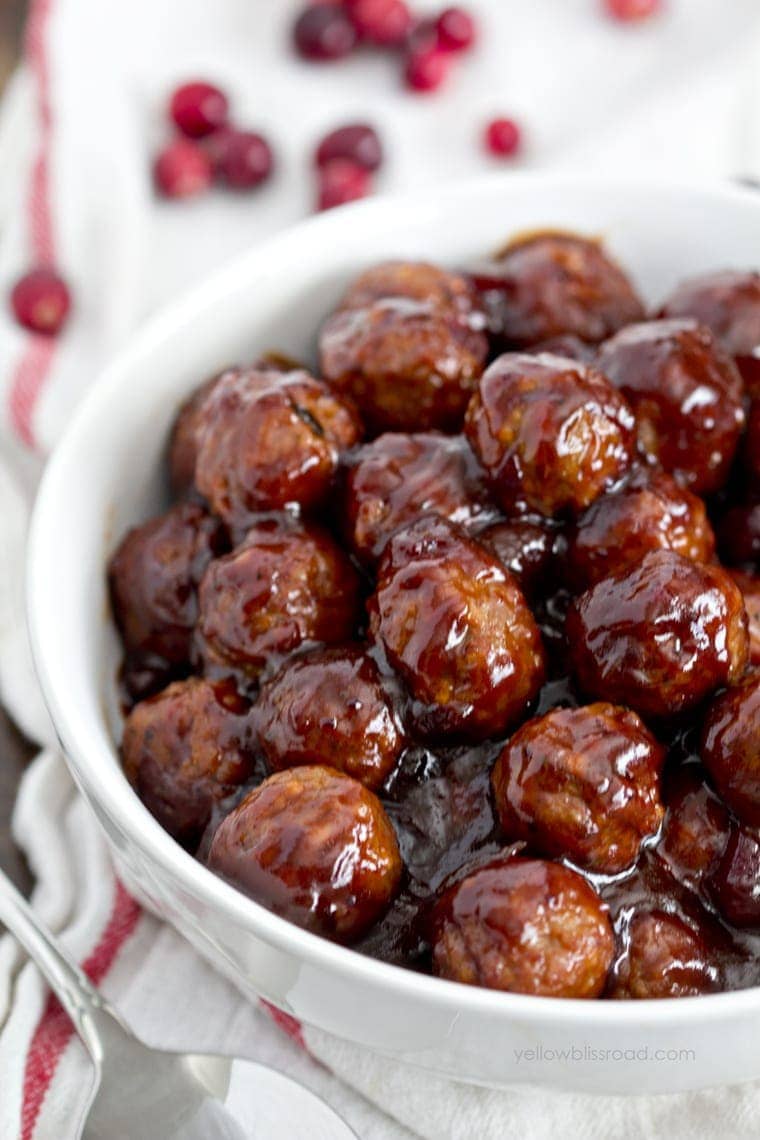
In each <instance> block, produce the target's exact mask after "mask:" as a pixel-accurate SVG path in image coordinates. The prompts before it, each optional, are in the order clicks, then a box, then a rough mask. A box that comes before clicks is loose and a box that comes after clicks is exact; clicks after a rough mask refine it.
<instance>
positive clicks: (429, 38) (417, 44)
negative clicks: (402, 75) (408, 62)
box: [404, 16, 441, 56]
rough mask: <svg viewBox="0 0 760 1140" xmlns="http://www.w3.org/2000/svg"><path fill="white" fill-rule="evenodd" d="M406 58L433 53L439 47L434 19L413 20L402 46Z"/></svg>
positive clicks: (426, 17)
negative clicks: (423, 53) (422, 53)
mask: <svg viewBox="0 0 760 1140" xmlns="http://www.w3.org/2000/svg"><path fill="white" fill-rule="evenodd" d="M404 47H405V50H406V54H407V56H411V55H419V54H420V53H421V52H427V51H434V50H435V49H436V48H439V49H440V47H441V44H440V43H439V41H438V26H437V22H436V20H435V19H431V18H430V17H428V16H425V17H423V18H422V19H419V20H415V22H414V23H413V25H412V27H411V28H410V29H409V34H408V35H407V37H406V43H405V45H404Z"/></svg>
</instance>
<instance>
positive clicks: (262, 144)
mask: <svg viewBox="0 0 760 1140" xmlns="http://www.w3.org/2000/svg"><path fill="white" fill-rule="evenodd" d="M217 134H218V135H219V138H218V139H217V136H216V134H215V135H212V136H211V138H212V140H213V145H212V146H211V147H210V148H207V150H206V153H207V154H208V155H209V156H210V158H211V162H212V163H213V166H214V172H215V173H216V175H217V176H218V177H219V178H220V179H221V180H222V181H223V182H226V183H227V185H228V186H231V187H232V188H233V189H234V190H250V189H252V188H253V187H254V186H260V185H261V183H262V182H265V181H266V180H267V178H268V177H269V175H270V174H271V173H272V167H273V165H274V159H273V156H272V148H271V147H270V145H269V143H268V142H267V140H266V139H265V138H264V137H263V136H262V135H257V134H256V133H255V132H254V131H238V130H235V129H232V128H225V129H223V130H222V131H219V132H217Z"/></svg>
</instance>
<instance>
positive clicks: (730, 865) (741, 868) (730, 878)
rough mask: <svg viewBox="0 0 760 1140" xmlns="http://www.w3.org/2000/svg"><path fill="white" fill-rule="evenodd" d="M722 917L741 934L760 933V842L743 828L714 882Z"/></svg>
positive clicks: (713, 891) (737, 831)
mask: <svg viewBox="0 0 760 1140" xmlns="http://www.w3.org/2000/svg"><path fill="white" fill-rule="evenodd" d="M710 888H711V890H710V893H711V897H712V900H713V902H714V904H715V906H716V907H717V909H718V910H719V911H720V914H721V915H722V916H723V918H725V919H726V921H727V922H730V923H731V925H732V926H737V927H738V928H739V929H740V930H745V929H748V930H760V838H759V837H758V835H756V834H752V832H750V831H747V830H746V829H744V828H741V827H734V828H733V829H732V831H731V835H730V837H729V840H728V843H727V844H726V849H725V851H724V853H723V858H722V859H721V861H720V863H719V864H718V866H717V867H716V868H715V871H714V873H713V875H712V878H711V880H710Z"/></svg>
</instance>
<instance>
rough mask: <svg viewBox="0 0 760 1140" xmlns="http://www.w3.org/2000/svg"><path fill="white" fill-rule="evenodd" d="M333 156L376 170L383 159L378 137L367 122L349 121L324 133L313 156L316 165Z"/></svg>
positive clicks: (330, 160)
mask: <svg viewBox="0 0 760 1140" xmlns="http://www.w3.org/2000/svg"><path fill="white" fill-rule="evenodd" d="M335 158H348V159H350V160H351V161H352V162H355V163H356V164H357V165H358V166H363V167H364V169H365V170H377V168H378V167H379V166H380V164H381V163H382V161H383V150H382V146H381V143H380V138H379V136H378V133H377V131H376V130H375V128H374V127H370V126H369V125H368V124H367V123H350V124H348V125H347V126H345V127H338V128H337V130H334V131H330V133H329V135H325V137H324V138H323V139H322V141H321V143H320V144H319V146H318V147H317V152H316V154H315V156H314V159H315V162H316V164H317V166H319V167H322V166H325V164H326V163H328V162H332V161H333V159H335Z"/></svg>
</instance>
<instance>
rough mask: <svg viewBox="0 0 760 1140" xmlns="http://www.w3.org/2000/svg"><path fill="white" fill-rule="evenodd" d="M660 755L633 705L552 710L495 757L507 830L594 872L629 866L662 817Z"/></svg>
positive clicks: (495, 783) (499, 805)
mask: <svg viewBox="0 0 760 1140" xmlns="http://www.w3.org/2000/svg"><path fill="white" fill-rule="evenodd" d="M664 759H665V750H664V748H663V747H662V746H661V745H660V744H658V742H657V741H656V740H655V738H654V737H653V736H652V735H651V733H650V732H648V731H647V729H646V728H645V727H644V725H643V724H642V723H641V721H640V720H639V718H638V717H637V716H636V714H635V713H633V712H630V711H629V710H628V709H623V708H616V707H615V706H614V705H608V704H596V705H588V706H587V707H586V708H578V709H561V708H558V709H553V710H552V711H551V712H549V713H547V714H546V715H545V716H540V717H536V718H535V719H533V720H531V721H528V723H527V724H525V725H523V727H522V728H521V729H519V731H518V732H516V733H515V735H514V736H513V737H512V739H511V740H510V741H509V742H508V743H507V744H506V745H505V747H504V748H503V750H502V751H501V753H500V754H499V757H498V759H497V761H496V765H495V767H494V770H493V774H492V784H493V793H494V799H495V802H496V810H497V812H498V814H499V820H500V822H501V826H502V829H503V831H504V834H505V835H506V837H507V838H508V839H524V840H525V841H526V842H527V843H528V844H529V845H530V847H531V848H532V849H534V850H536V851H538V852H540V853H541V854H542V855H550V856H557V857H560V858H562V857H565V858H568V859H570V860H572V861H573V862H574V863H577V864H578V865H579V866H580V867H584V868H586V869H587V870H589V871H597V872H600V873H601V874H608V875H612V874H616V873H617V872H618V871H623V870H625V868H626V867H629V866H631V864H632V863H634V862H635V861H636V858H637V857H638V854H639V850H640V848H641V844H642V842H643V841H644V840H645V839H646V838H647V836H650V835H653V834H654V833H655V832H656V831H657V830H658V828H659V826H660V823H661V822H662V817H663V806H662V802H661V799H660V770H661V768H662V765H663V762H664Z"/></svg>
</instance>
